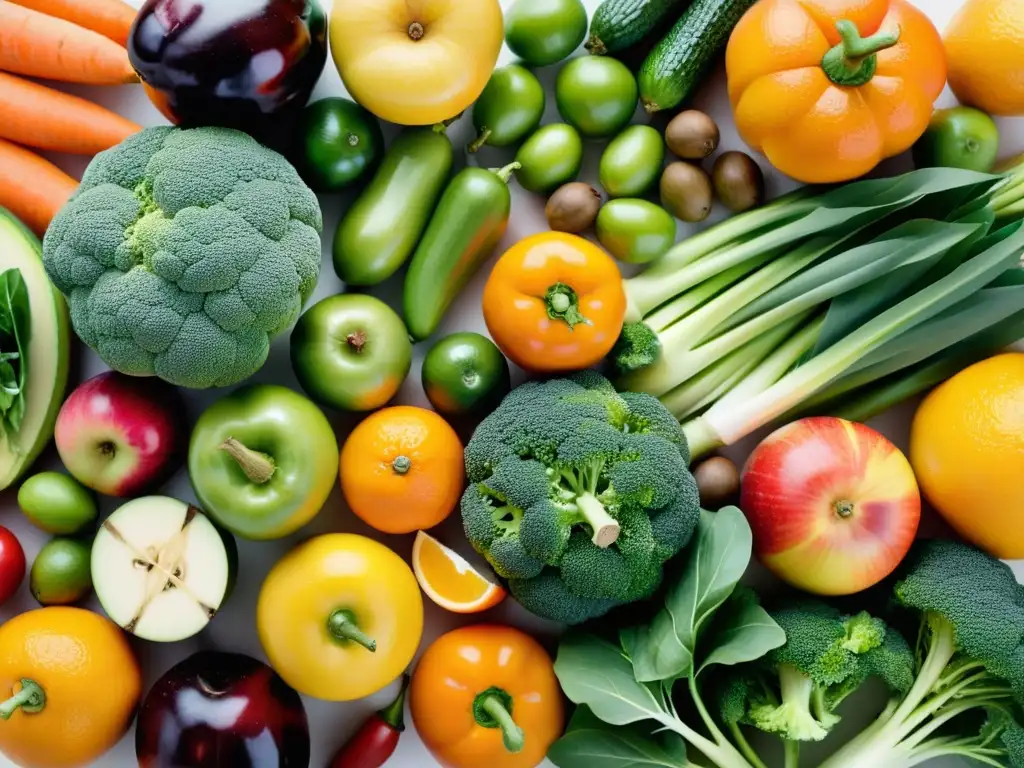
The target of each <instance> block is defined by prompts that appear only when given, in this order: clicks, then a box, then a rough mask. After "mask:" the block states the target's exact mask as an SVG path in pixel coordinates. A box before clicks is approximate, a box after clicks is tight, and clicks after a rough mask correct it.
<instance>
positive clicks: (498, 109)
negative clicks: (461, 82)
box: [469, 64, 547, 152]
mask: <svg viewBox="0 0 1024 768" xmlns="http://www.w3.org/2000/svg"><path fill="white" fill-rule="evenodd" d="M546 103H547V98H546V97H545V95H544V86H542V85H541V84H540V80H538V79H537V76H536V75H534V74H533V73H532V72H531V71H530V70H528V69H526V68H525V67H521V66H519V65H518V64H509V65H508V66H507V67H501V68H500V69H496V70H494V73H493V74H492V75H491V79H490V80H489V81H488V83H487V87H486V88H484V92H483V93H481V94H480V98H479V99H477V102H476V106H474V107H473V125H474V126H475V127H476V130H477V138H476V140H475V141H474V142H473V143H472V144H470V145H469V151H470V152H476V151H477V150H479V149H480V148H481V147H482V146H484V144H488V145H490V146H492V147H507V146H509V145H510V144H515V143H516V142H517V141H520V140H522V139H523V138H524V137H526V136H527V135H528V134H529V133H531V132H532V131H535V130H536V129H537V126H538V125H540V119H541V117H542V116H543V115H544V106H545V104H546Z"/></svg>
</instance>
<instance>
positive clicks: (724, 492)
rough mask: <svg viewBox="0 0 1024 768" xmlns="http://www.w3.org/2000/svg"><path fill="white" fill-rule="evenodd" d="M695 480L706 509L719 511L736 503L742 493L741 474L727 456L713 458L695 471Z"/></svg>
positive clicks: (698, 466)
mask: <svg viewBox="0 0 1024 768" xmlns="http://www.w3.org/2000/svg"><path fill="white" fill-rule="evenodd" d="M693 479H694V480H696V481H697V490H698V491H699V492H700V505H701V507H703V508H704V509H709V510H718V509H721V508H722V507H724V506H726V505H728V504H733V503H735V502H736V500H737V498H738V497H739V493H740V472H739V469H737V467H736V465H735V464H734V463H733V462H732V461H730V460H729V459H727V458H726V457H725V456H712V457H711V458H709V459H706V460H704V461H702V462H701V463H700V464H698V465H697V466H696V467H694V469H693Z"/></svg>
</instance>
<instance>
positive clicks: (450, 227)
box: [403, 163, 519, 341]
mask: <svg viewBox="0 0 1024 768" xmlns="http://www.w3.org/2000/svg"><path fill="white" fill-rule="evenodd" d="M518 168H519V164H518V163H513V164H512V165H509V166H507V167H505V168H502V169H501V170H498V171H489V170H487V169H486V168H473V167H469V168H465V169H463V170H462V171H460V172H459V173H458V174H457V175H456V176H455V178H454V179H452V181H451V184H449V185H448V188H447V189H445V191H444V194H443V195H442V196H441V201H440V202H439V203H438V204H437V210H436V211H435V212H434V215H433V216H432V217H431V219H430V224H429V225H428V226H427V231H426V232H425V233H424V234H423V239H422V240H420V244H419V245H418V246H417V247H416V253H415V254H413V257H412V261H411V262H410V263H409V272H408V274H407V275H406V277H405V295H404V302H403V303H404V308H405V309H404V312H405V325H406V328H408V329H409V335H410V336H411V337H412V338H413V340H415V341H422V340H423V339H425V338H427V337H428V336H430V335H431V334H432V333H433V332H434V331H436V330H437V326H438V325H440V324H441V320H442V319H443V318H444V314H445V312H447V311H448V307H449V306H451V303H452V300H453V299H454V298H455V297H456V296H457V295H458V294H459V292H460V291H461V290H462V289H463V288H464V287H465V286H466V283H467V282H469V279H470V278H471V277H473V275H474V274H475V273H476V271H477V269H479V267H480V265H481V264H482V263H483V261H484V260H485V259H486V258H487V257H488V256H490V255H491V252H492V251H493V250H494V248H495V247H496V246H497V245H498V242H499V241H500V240H501V238H502V237H504V235H505V229H506V228H507V227H508V217H509V213H510V212H511V208H512V195H511V193H510V192H509V189H508V179H509V176H511V175H512V172H513V171H515V170H517V169H518Z"/></svg>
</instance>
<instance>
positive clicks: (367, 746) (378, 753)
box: [329, 675, 409, 768]
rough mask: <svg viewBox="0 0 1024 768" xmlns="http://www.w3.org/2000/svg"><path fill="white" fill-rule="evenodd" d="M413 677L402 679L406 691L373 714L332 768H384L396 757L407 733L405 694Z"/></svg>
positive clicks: (332, 761)
mask: <svg viewBox="0 0 1024 768" xmlns="http://www.w3.org/2000/svg"><path fill="white" fill-rule="evenodd" d="M408 688H409V676H408V675H405V676H403V677H402V690H400V691H399V692H398V697H397V698H396V699H395V700H394V701H393V702H391V703H390V704H388V706H386V707H385V708H384V709H382V710H380V711H379V712H376V713H374V714H373V715H371V716H370V717H369V718H368V719H367V720H366V722H365V723H363V725H362V727H361V728H360V729H359V730H358V731H356V734H355V736H353V737H352V738H351V739H349V741H348V743H347V744H346V745H345V746H343V747H342V748H341V749H340V750H338V753H337V754H336V755H335V756H334V759H333V760H331V765H330V767H329V768H380V767H381V766H382V765H384V763H386V762H387V761H388V758H389V757H391V755H393V754H394V752H395V748H396V747H397V746H398V737H399V736H400V735H401V733H402V731H404V730H405V718H404V716H405V692H406V691H407V690H408Z"/></svg>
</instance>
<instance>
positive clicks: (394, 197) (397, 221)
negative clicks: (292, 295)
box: [334, 127, 454, 286]
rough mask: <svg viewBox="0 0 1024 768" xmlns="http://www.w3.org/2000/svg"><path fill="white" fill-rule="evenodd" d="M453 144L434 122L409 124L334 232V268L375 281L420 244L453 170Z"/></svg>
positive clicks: (362, 282)
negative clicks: (435, 126)
mask: <svg viewBox="0 0 1024 768" xmlns="http://www.w3.org/2000/svg"><path fill="white" fill-rule="evenodd" d="M453 159H454V158H453V150H452V144H451V142H450V141H449V140H448V137H447V136H445V135H444V133H443V132H440V131H438V130H435V129H434V128H432V127H423V128H419V127H416V128H406V129H404V130H403V131H402V132H401V133H400V134H398V137H397V138H396V139H395V140H394V141H393V142H391V146H390V147H388V150H387V152H386V153H385V155H384V160H383V162H381V165H380V168H379V169H378V170H377V173H376V174H375V175H374V177H373V179H372V180H371V181H370V183H369V184H368V185H367V186H366V189H364V190H363V191H362V193H361V194H360V195H359V197H358V198H356V201H355V202H354V203H352V207H351V208H349V209H348V212H347V213H346V214H345V216H344V218H342V220H341V223H340V224H339V225H338V229H337V231H336V232H335V234H334V271H335V272H337V273H338V277H340V278H341V279H342V280H344V281H345V282H346V283H347V284H348V285H359V286H366V285H376V284H377V283H381V282H383V281H384V280H387V279H388V278H389V277H391V275H393V274H394V273H395V272H396V271H397V270H398V268H399V267H401V266H402V264H404V263H405V261H406V259H408V258H409V256H410V255H411V254H412V252H413V250H414V249H415V248H416V243H417V242H418V241H419V239H420V236H421V235H422V234H423V230H424V229H426V227H427V222H428V221H429V219H430V214H431V213H433V211H434V206H435V205H436V204H437V201H438V198H439V197H440V196H441V192H442V191H443V190H444V187H445V184H446V183H447V181H448V176H449V174H450V173H451V169H452V162H453Z"/></svg>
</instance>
